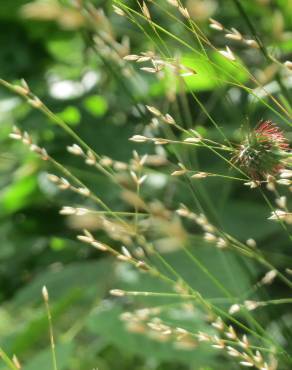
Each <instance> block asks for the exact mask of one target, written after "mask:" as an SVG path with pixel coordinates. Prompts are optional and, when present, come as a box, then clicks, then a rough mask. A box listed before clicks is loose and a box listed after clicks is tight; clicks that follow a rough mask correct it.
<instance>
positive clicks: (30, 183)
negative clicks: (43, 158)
mask: <svg viewBox="0 0 292 370" xmlns="http://www.w3.org/2000/svg"><path fill="white" fill-rule="evenodd" d="M37 188H38V186H37V179H36V177H35V176H33V175H30V176H27V177H22V178H19V179H17V180H16V181H15V182H14V183H12V184H10V185H9V187H7V188H6V189H5V190H4V191H3V195H2V196H1V200H0V209H1V212H3V211H4V212H7V213H13V212H16V211H18V210H20V209H22V208H23V207H25V206H26V205H27V204H30V203H31V202H32V200H33V195H34V194H35V192H36V191H37Z"/></svg>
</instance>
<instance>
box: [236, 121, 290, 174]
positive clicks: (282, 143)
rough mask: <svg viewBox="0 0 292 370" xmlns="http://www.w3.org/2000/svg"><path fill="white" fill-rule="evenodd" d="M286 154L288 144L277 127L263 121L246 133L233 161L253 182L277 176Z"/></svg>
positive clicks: (287, 154)
mask: <svg viewBox="0 0 292 370" xmlns="http://www.w3.org/2000/svg"><path fill="white" fill-rule="evenodd" d="M288 152H289V144H288V142H287V139H286V138H285V136H284V134H283V132H282V131H280V129H279V127H277V126H276V125H275V124H274V123H272V122H271V121H263V122H260V124H259V125H258V128H256V129H255V130H252V131H251V132H249V133H248V135H247V137H246V138H245V139H244V141H243V142H242V144H241V145H240V147H239V149H238V151H237V153H236V154H235V156H234V157H233V161H234V163H239V165H240V167H242V168H243V169H244V170H245V171H246V172H247V173H248V174H249V175H250V177H251V178H252V179H253V180H260V179H263V178H264V179H266V178H267V176H269V175H276V174H278V173H279V172H280V171H281V170H282V169H283V164H282V160H283V159H285V158H287V157H288V156H289V153H288Z"/></svg>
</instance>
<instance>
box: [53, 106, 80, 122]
mask: <svg viewBox="0 0 292 370" xmlns="http://www.w3.org/2000/svg"><path fill="white" fill-rule="evenodd" d="M58 116H59V117H60V118H62V119H63V120H64V121H65V122H66V123H68V124H69V125H71V126H77V125H78V124H79V123H80V120H81V114H80V112H79V109H77V108H76V107H74V106H72V105H70V106H68V107H66V108H65V109H64V110H63V112H60V113H58Z"/></svg>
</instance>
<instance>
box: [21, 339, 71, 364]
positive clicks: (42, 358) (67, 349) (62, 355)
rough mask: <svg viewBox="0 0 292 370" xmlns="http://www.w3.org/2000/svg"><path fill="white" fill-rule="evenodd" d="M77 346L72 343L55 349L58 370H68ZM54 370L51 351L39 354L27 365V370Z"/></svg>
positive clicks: (62, 344)
mask: <svg viewBox="0 0 292 370" xmlns="http://www.w3.org/2000/svg"><path fill="white" fill-rule="evenodd" d="M74 349H75V345H74V343H73V342H71V343H58V344H57V345H56V347H55V351H56V358H57V365H58V370H63V369H68V366H69V364H70V361H71V358H72V355H73V353H74ZM40 369H41V370H52V369H53V363H52V353H51V349H50V348H48V349H46V350H43V351H40V352H38V353H37V354H36V355H35V356H34V357H33V358H32V359H31V360H30V361H29V362H28V363H27V364H25V370H40Z"/></svg>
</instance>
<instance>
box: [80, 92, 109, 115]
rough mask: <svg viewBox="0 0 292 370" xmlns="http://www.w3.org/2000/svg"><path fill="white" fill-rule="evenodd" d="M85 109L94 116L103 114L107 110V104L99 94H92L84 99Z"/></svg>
mask: <svg viewBox="0 0 292 370" xmlns="http://www.w3.org/2000/svg"><path fill="white" fill-rule="evenodd" d="M83 105H84V107H85V109H86V110H87V111H88V112H89V113H91V114H92V115H93V116H95V117H101V116H103V115H104V114H105V113H106V112H107V110H108V104H107V101H106V100H105V98H103V97H102V96H101V95H92V96H89V97H88V98H86V99H84V101H83Z"/></svg>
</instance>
